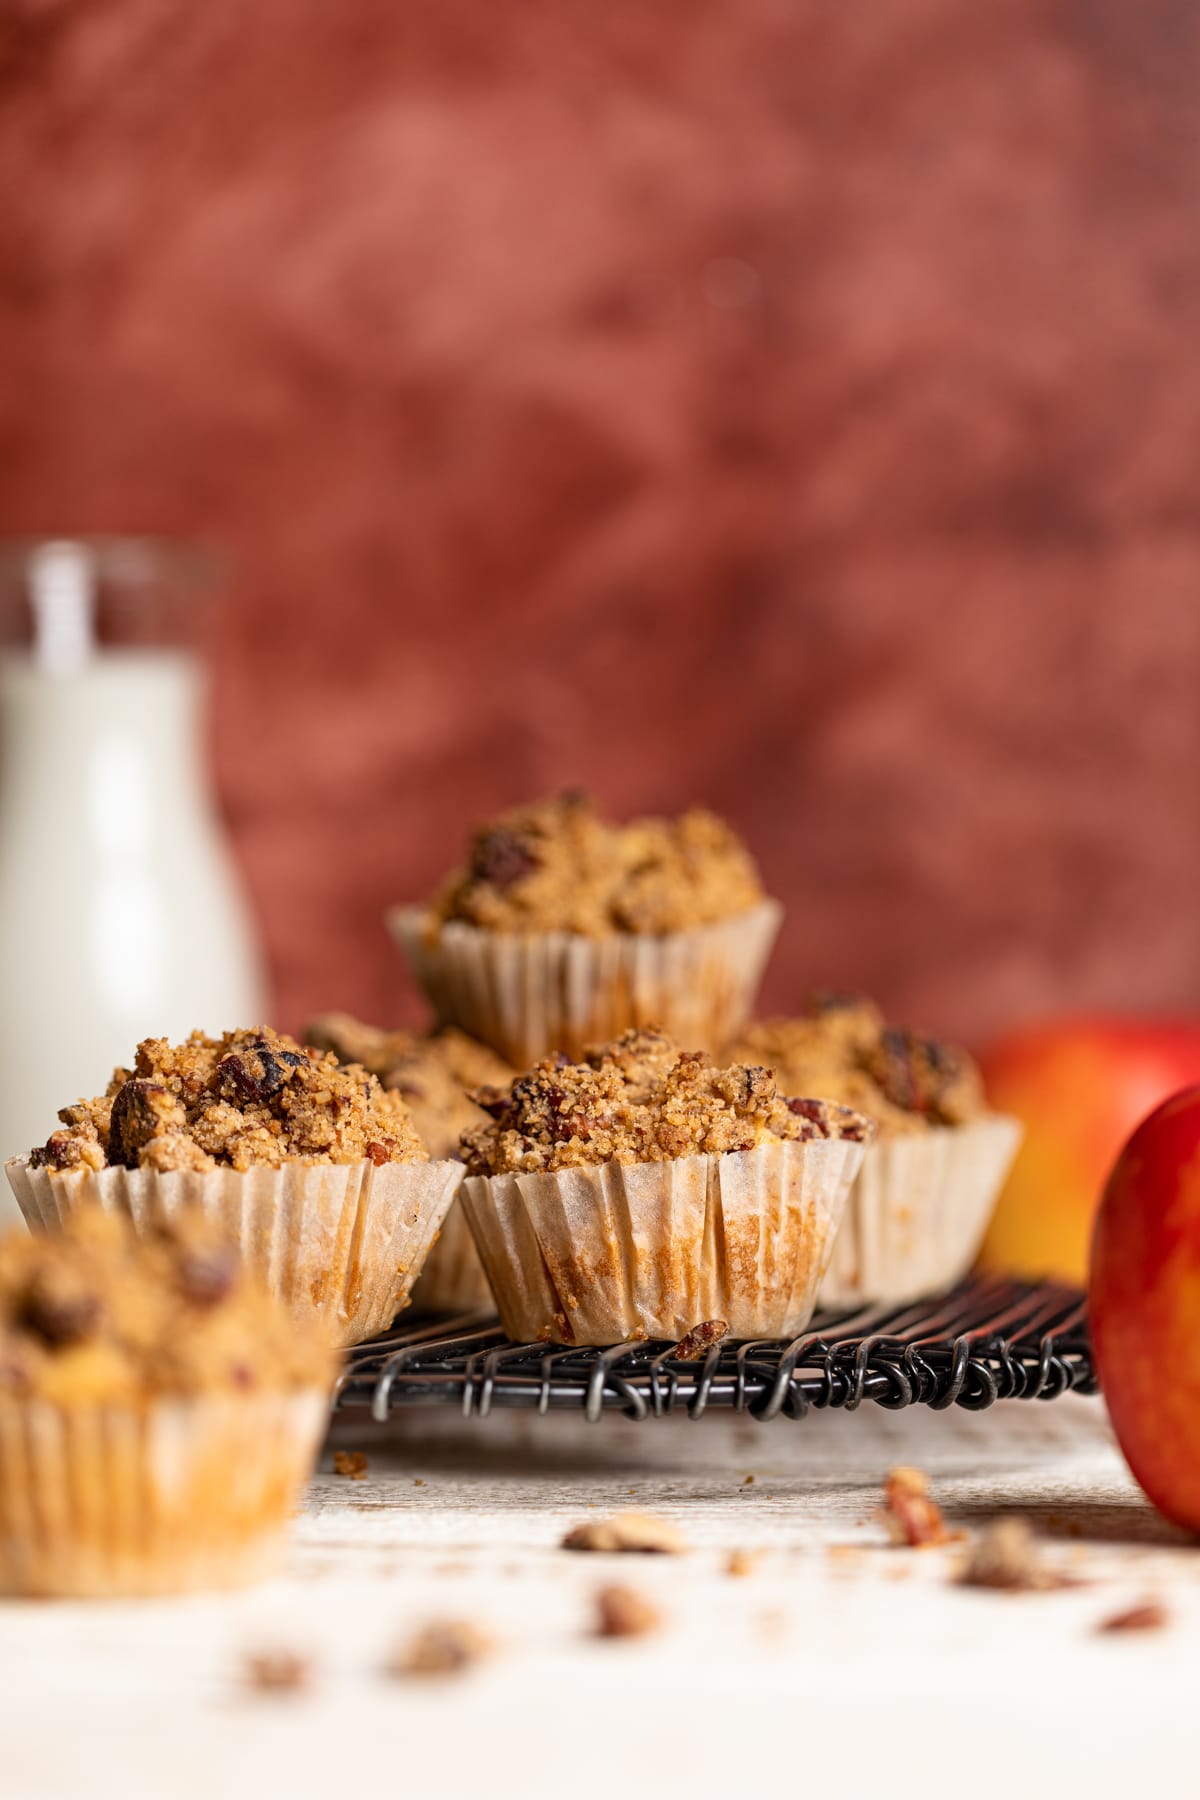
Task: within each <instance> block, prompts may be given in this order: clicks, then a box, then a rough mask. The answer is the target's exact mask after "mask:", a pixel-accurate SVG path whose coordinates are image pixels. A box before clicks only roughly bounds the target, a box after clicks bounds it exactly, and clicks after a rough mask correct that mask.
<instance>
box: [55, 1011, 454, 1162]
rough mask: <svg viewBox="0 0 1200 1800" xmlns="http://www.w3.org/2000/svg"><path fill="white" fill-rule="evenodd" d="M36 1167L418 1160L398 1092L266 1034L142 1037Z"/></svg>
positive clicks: (70, 1115)
mask: <svg viewBox="0 0 1200 1800" xmlns="http://www.w3.org/2000/svg"><path fill="white" fill-rule="evenodd" d="M58 1116H59V1118H60V1119H61V1120H62V1122H63V1127H64V1129H63V1130H61V1131H55V1132H52V1133H51V1135H50V1137H49V1138H48V1139H47V1141H46V1143H45V1145H44V1146H42V1147H41V1148H40V1149H37V1150H34V1151H33V1152H32V1154H31V1156H30V1162H31V1163H32V1164H33V1166H34V1167H45V1168H50V1169H93V1170H99V1169H103V1168H106V1167H117V1166H120V1167H124V1168H127V1169H155V1170H158V1171H159V1172H160V1173H165V1172H167V1171H170V1170H173V1169H187V1170H194V1171H201V1172H202V1171H205V1170H209V1169H216V1168H233V1169H240V1170H246V1169H250V1168H253V1167H256V1166H258V1165H264V1164H265V1165H266V1166H267V1167H268V1168H278V1167H280V1165H281V1164H283V1163H285V1162H296V1161H301V1162H329V1163H354V1162H362V1161H363V1160H364V1159H369V1160H370V1161H371V1162H373V1163H376V1164H381V1163H388V1162H425V1161H427V1160H428V1157H427V1153H426V1151H425V1148H424V1146H423V1145H422V1143H421V1140H420V1138H419V1137H418V1135H417V1132H416V1128H415V1127H414V1125H413V1121H412V1118H411V1116H410V1114H409V1111H408V1108H407V1107H406V1105H405V1104H404V1100H403V1098H402V1096H401V1095H400V1094H397V1093H387V1092H385V1091H384V1089H383V1087H382V1086H381V1085H380V1082H379V1080H378V1078H377V1077H376V1076H375V1075H372V1074H371V1073H370V1072H369V1071H368V1070H366V1069H363V1068H360V1067H358V1066H356V1065H350V1066H342V1065H340V1064H339V1062H338V1059H337V1057H336V1056H334V1055H332V1054H330V1053H328V1052H325V1051H321V1050H317V1049H313V1048H305V1046H304V1045H302V1044H298V1043H297V1042H296V1041H295V1039H294V1038H290V1037H285V1036H284V1035H283V1034H282V1033H280V1032H275V1031H271V1030H269V1029H267V1028H266V1027H262V1028H261V1029H259V1030H256V1031H227V1032H226V1033H225V1035H224V1037H221V1038H209V1037H205V1036H204V1035H203V1033H202V1032H199V1031H194V1032H193V1033H192V1035H191V1037H189V1038H188V1039H187V1041H186V1043H183V1044H178V1045H172V1044H169V1043H168V1042H167V1040H166V1038H146V1039H145V1041H144V1042H143V1043H141V1044H139V1045H138V1050H137V1057H136V1060H135V1062H134V1066H133V1068H132V1069H117V1070H116V1071H115V1072H114V1074H113V1078H112V1080H111V1081H110V1082H109V1084H108V1088H107V1091H106V1092H105V1093H104V1094H103V1095H101V1096H100V1097H99V1098H97V1099H94V1100H80V1101H78V1102H77V1103H76V1104H75V1105H74V1106H65V1107H63V1109H62V1111H61V1112H60V1113H59V1115H58Z"/></svg>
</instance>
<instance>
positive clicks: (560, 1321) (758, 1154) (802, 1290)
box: [461, 1138, 863, 1344]
mask: <svg viewBox="0 0 1200 1800" xmlns="http://www.w3.org/2000/svg"><path fill="white" fill-rule="evenodd" d="M862 1153H863V1146H862V1144H861V1143H856V1142H853V1141H852V1140H849V1139H845V1138H825V1139H817V1140H813V1141H812V1142H807V1143H783V1142H781V1143H777V1144H769V1145H763V1146H761V1147H760V1148H758V1149H756V1150H743V1151H737V1152H734V1153H733V1154H731V1155H727V1156H688V1157H680V1158H678V1159H677V1160H675V1161H672V1162H660V1163H637V1164H634V1165H632V1166H629V1167H625V1166H622V1165H621V1164H619V1163H606V1164H603V1165H601V1166H599V1167H596V1168H586V1169H562V1170H559V1171H558V1172H557V1173H555V1174H539V1175H494V1176H468V1177H467V1179H466V1180H465V1181H464V1183H463V1187H462V1194H461V1202H462V1205H463V1207H464V1209H465V1211H466V1214H467V1218H468V1221H469V1223H470V1226H471V1230H472V1231H473V1232H474V1234H475V1242H476V1244H477V1246H478V1249H479V1255H480V1259H481V1261H482V1263H483V1266H484V1268H485V1270H486V1271H487V1275H488V1279H489V1280H490V1282H491V1285H492V1291H493V1293H494V1294H495V1296H496V1302H497V1305H498V1306H499V1309H500V1318H501V1320H502V1322H503V1325H504V1329H505V1331H506V1332H507V1333H508V1335H509V1337H511V1338H514V1339H516V1340H518V1341H520V1342H528V1341H530V1340H539V1339H541V1340H545V1341H548V1342H553V1343H568V1344H570V1343H574V1344H620V1343H624V1342H626V1341H627V1340H629V1339H632V1338H667V1339H673V1340H678V1339H679V1338H681V1337H683V1336H684V1334H685V1333H686V1332H688V1331H690V1329H691V1328H692V1326H693V1325H697V1324H700V1323H702V1322H703V1321H705V1320H707V1319H723V1320H724V1321H725V1323H726V1324H727V1325H728V1327H729V1331H730V1334H731V1335H732V1336H733V1337H735V1338H748V1337H772V1338H774V1337H789V1336H792V1335H794V1334H795V1333H796V1332H799V1331H802V1330H803V1329H804V1327H805V1325H806V1324H807V1323H808V1320H809V1318H810V1316H811V1314H812V1310H813V1304H814V1301H815V1299H816V1292H817V1285H818V1283H819V1281H820V1278H821V1276H822V1275H823V1274H824V1271H825V1265H826V1262H827V1261H828V1258H829V1254H830V1250H831V1248H832V1244H833V1236H834V1233H835V1231H836V1229H837V1226H838V1223H839V1221H840V1219H841V1214H842V1208H843V1206H844V1205H845V1200H846V1195H847V1192H848V1190H849V1186H850V1183H851V1181H852V1180H853V1179H854V1176H855V1174H856V1173H857V1170H858V1167H859V1164H860V1162H861V1160H862Z"/></svg>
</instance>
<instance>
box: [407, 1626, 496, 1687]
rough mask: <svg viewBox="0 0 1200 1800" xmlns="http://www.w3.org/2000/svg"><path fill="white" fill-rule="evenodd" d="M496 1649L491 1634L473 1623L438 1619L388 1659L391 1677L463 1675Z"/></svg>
mask: <svg viewBox="0 0 1200 1800" xmlns="http://www.w3.org/2000/svg"><path fill="white" fill-rule="evenodd" d="M494 1649H495V1645H494V1643H493V1641H492V1639H491V1638H490V1637H489V1636H488V1634H487V1633H486V1632H484V1631H481V1630H480V1629H479V1627H478V1626H477V1625H473V1624H472V1623H471V1622H470V1620H469V1619H434V1620H433V1621H431V1623H430V1624H428V1625H426V1626H424V1627H423V1628H422V1630H420V1631H419V1632H418V1633H417V1635H416V1636H415V1637H414V1638H413V1639H412V1640H411V1641H410V1642H409V1643H407V1644H403V1645H401V1647H400V1648H399V1650H397V1651H396V1652H395V1654H394V1655H393V1656H391V1657H390V1658H389V1659H388V1663H387V1673H388V1674H389V1675H392V1676H394V1677H396V1678H397V1679H404V1678H406V1677H408V1676H410V1675H461V1674H462V1673H464V1672H465V1671H466V1670H467V1669H469V1668H472V1667H474V1665H475V1664H476V1663H479V1662H482V1661H483V1659H484V1658H485V1657H487V1656H490V1655H491V1653H492V1651H493V1650H494Z"/></svg>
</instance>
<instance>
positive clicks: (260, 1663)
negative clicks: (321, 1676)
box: [243, 1650, 312, 1694]
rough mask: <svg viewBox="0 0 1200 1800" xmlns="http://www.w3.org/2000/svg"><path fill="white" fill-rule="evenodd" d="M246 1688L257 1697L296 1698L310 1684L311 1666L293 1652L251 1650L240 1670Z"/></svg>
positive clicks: (309, 1662)
mask: <svg viewBox="0 0 1200 1800" xmlns="http://www.w3.org/2000/svg"><path fill="white" fill-rule="evenodd" d="M243 1676H244V1680H245V1683H246V1686H247V1687H249V1688H252V1689H254V1691H255V1692H256V1693H260V1694H298V1693H302V1692H303V1691H304V1690H305V1689H306V1688H308V1687H310V1686H311V1684H312V1662H311V1660H310V1658H309V1657H307V1656H300V1655H298V1654H297V1653H296V1651H294V1650H254V1651H251V1653H250V1654H249V1655H248V1656H247V1657H246V1660H245V1665H244V1669H243Z"/></svg>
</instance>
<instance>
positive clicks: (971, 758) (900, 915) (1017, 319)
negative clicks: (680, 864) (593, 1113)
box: [0, 0, 1200, 1039]
mask: <svg viewBox="0 0 1200 1800" xmlns="http://www.w3.org/2000/svg"><path fill="white" fill-rule="evenodd" d="M0 53H2V54H0V82H2V90H0V100H2V104H0V221H2V223H0V233H2V236H3V252H2V257H0V333H2V345H0V347H2V349H3V369H4V377H3V383H2V385H0V458H2V471H3V473H2V480H0V530H4V531H21V532H28V531H52V532H61V531H75V532H77V531H82V530H121V531H130V530H135V531H142V530H153V531H165V532H177V533H182V534H188V535H201V536H204V537H207V538H210V539H213V540H216V541H218V542H219V543H221V544H223V545H225V546H227V547H228V549H229V550H230V552H231V553H232V555H233V557H234V559H235V574H234V578H233V581H232V584H231V587H230V591H229V593H228V609H227V612H226V615H225V620H224V624H223V627H222V630H221V636H220V645H219V654H218V659H217V663H216V668H215V696H214V701H215V705H214V718H213V730H214V745H215V753H216V762H217V770H218V781H219V788H220V793H221V797H222V802H223V805H224V807H225V808H226V810H227V813H228V817H229V820H230V822H231V825H232V829H233V832H234V834H235V839H236V843H237V846H238V849H239V852H240V855H241V857H242V860H243V863H244V866H245V868H246V871H247V874H248V877H249V881H250V884H251V888H252V891H253V895H254V898H255V901H256V904H257V908H258V912H259V916H260V919H261V921H262V925H263V928H264V931H265V934H266V938H267V943H268V949H269V953H270V957H271V963H272V970H273V976H274V980H275V985H276V994H277V1016H278V1020H279V1022H280V1023H283V1024H285V1025H295V1024H296V1023H298V1022H299V1021H300V1020H301V1019H302V1018H303V1016H304V1015H305V1014H306V1013H307V1012H309V1011H310V1010H312V1009H315V1008H317V1007H322V1006H328V1005H334V1004H341V1005H348V1006H350V1007H352V1008H355V1009H357V1010H358V1011H360V1012H361V1013H363V1014H365V1015H367V1016H369V1017H373V1018H377V1019H388V1018H392V1017H397V1016H400V1015H402V1014H404V1013H405V1012H412V1011H413V1010H414V1009H415V1002H414V1001H413V1000H412V998H411V996H410V995H408V994H407V993H406V991H405V984H404V979H403V977H402V976H401V973H400V971H399V968H398V964H397V961H396V959H395V958H394V955H393V952H392V951H391V949H390V948H389V945H388V942H387V940H386V938H385V936H384V933H383V929H382V926H381V923H380V915H381V913H382V911H383V908H384V907H385V905H386V904H387V903H388V902H389V901H392V900H394V899H397V898H402V897H403V898H408V897H413V896H420V895H422V894H424V893H425V892H426V891H428V889H429V888H430V886H431V885H432V883H433V882H434V881H435V879H436V878H437V877H438V876H439V875H440V874H441V873H442V871H443V869H444V868H445V867H446V866H447V865H448V864H449V863H450V862H451V861H452V860H453V859H454V858H455V856H456V855H457V853H458V850H459V848H460V846H461V842H462V839H463V835H464V832H465V829H466V827H467V826H468V825H469V824H470V823H471V822H472V821H474V820H475V819H476V818H477V817H479V816H481V815H484V814H486V813H488V812H489V811H491V810H494V809H496V808H498V807H500V806H502V805H504V804H506V803H509V802H512V801H515V800H518V799H521V798H524V797H527V796H530V795H533V794H536V793H539V792H542V791H545V790H548V789H553V788H555V787H558V786H560V785H567V784H576V783H582V784H585V785H587V786H589V787H590V788H592V789H593V790H594V791H595V793H596V794H597V795H598V797H599V798H600V799H601V800H602V801H603V802H604V803H605V804H606V805H607V806H609V807H610V808H612V809H613V810H614V811H616V812H617V813H623V812H627V811H630V810H633V809H659V808H674V807H678V806H681V805H683V804H684V803H686V802H688V801H691V800H693V799H702V800H704V801H707V802H708V803H709V804H711V805H713V806H715V807H716V808H718V809H719V810H721V811H722V812H724V813H726V814H728V815H729V816H730V817H731V818H732V819H733V820H734V821H735V822H736V823H737V824H738V825H739V826H740V827H741V828H742V829H743V830H744V831H745V833H746V834H747V836H748V837H749V839H750V840H751V842H752V844H753V846H754V847H755V849H756V850H757V852H758V854H759V857H760V859H761V862H762V865H763V868H764V871H765V874H766V877H767V880H768V884H769V886H770V887H771V888H772V890H774V891H775V892H777V893H778V894H780V895H781V896H782V897H783V898H784V899H785V900H786V901H787V903H788V906H789V909H790V924H789V929H788V932H787V934H786V936H785V938H784V941H783V942H782V944H781V947H780V949H779V951H778V952H777V956H776V960H775V963H774V966H773V972H772V976H771V980H770V984H769V989H768V994H767V999H768V1001H769V1002H770V1003H771V1004H773V1005H783V1004H785V1003H787V1002H788V1001H790V1000H794V999H797V998H798V997H799V996H800V994H801V993H802V992H803V990H804V988H805V987H806V985H808V984H809V983H810V982H813V981H818V982H823V983H831V984H836V985H839V986H855V985H862V986H864V987H866V988H869V989H872V990H874V991H876V992H877V993H878V994H879V995H880V996H881V997H882V998H883V999H884V1000H886V1001H887V1002H888V1003H889V1004H890V1005H891V1006H892V1007H893V1008H894V1009H895V1010H896V1011H897V1012H898V1013H899V1014H901V1015H906V1016H908V1017H909V1018H910V1019H912V1021H913V1022H915V1023H924V1024H927V1025H929V1026H932V1027H937V1028H941V1029H946V1030H953V1031H956V1032H960V1033H962V1034H965V1035H966V1036H968V1037H969V1038H972V1039H979V1038H980V1037H981V1036H983V1035H985V1034H986V1033H987V1032H988V1031H990V1030H991V1029H992V1028H993V1027H995V1026H997V1025H999V1024H1001V1023H1005V1022H1007V1021H1009V1020H1013V1019H1017V1018H1022V1017H1026V1016H1029V1015H1032V1014H1036V1013H1039V1012H1043V1011H1047V1010H1050V1009H1054V1008H1058V1007H1063V1006H1084V1005H1086V1006H1094V1005H1108V1004H1119V1005H1124V1006H1132V1007H1137V1008H1155V1007H1157V1008H1163V1007H1165V1008H1170V1009H1181V1008H1186V1007H1190V1006H1195V1005H1196V1004H1198V1003H1200V927H1198V925H1197V919H1196V900H1195V895H1196V892H1197V880H1198V877H1200V816H1198V814H1200V801H1198V799H1197V792H1198V788H1200V706H1198V704H1197V694H1198V690H1200V600H1198V594H1200V516H1198V513H1197V473H1198V458H1200V366H1198V363H1197V354H1196V345H1197V341H1198V339H1200V231H1198V229H1197V218H1198V217H1200V156H1198V151H1200V142H1198V137H1200V131H1198V126H1197V107H1196V95H1197V92H1198V91H1200V89H1198V83H1200V14H1198V13H1197V11H1196V9H1195V7H1194V6H1193V5H1191V4H1189V0H1138V3H1137V4H1136V5H1131V4H1129V0H1006V4H1005V5H1003V6H990V7H982V6H972V5H963V4H962V0H876V4H873V5H870V6H857V5H849V6H841V7H834V6H829V5H827V4H825V3H824V0H638V3H637V4H628V5H620V4H617V5H610V6H607V7H603V6H601V7H597V6H595V5H592V4H585V3H584V0H553V3H547V4H540V3H538V0H529V3H521V4H513V5H504V6H498V5H495V4H491V3H489V0H404V3H403V4H397V3H396V0H346V3H344V4H337V5H331V4H329V0H259V4H258V5H256V6H254V7H252V8H246V7H243V6H241V5H238V4H235V0H205V4H204V5H202V6H195V7H179V6H178V5H175V4H168V3H167V0H87V3H84V0H12V3H11V4H9V5H8V6H6V7H5V8H4V10H3V13H0ZM197 954H198V955H203V946H202V945H198V946H197Z"/></svg>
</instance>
